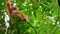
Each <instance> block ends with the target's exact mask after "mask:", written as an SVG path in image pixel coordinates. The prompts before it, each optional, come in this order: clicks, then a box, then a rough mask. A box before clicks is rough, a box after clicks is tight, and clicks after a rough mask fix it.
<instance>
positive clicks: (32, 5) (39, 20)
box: [0, 0, 60, 34]
mask: <svg viewBox="0 0 60 34" xmlns="http://www.w3.org/2000/svg"><path fill="white" fill-rule="evenodd" d="M11 1H12V2H13V3H15V4H16V6H18V8H19V12H21V13H24V14H26V15H27V16H28V17H29V23H30V24H32V25H33V26H34V28H35V29H36V30H37V32H38V34H59V33H60V21H59V19H58V17H59V15H58V3H57V2H58V1H57V0H11ZM5 4H6V0H0V34H5V32H6V31H5V30H4V28H5V23H4V22H5V21H4V18H5V15H4V12H7V10H6V7H5ZM13 22H14V24H13V25H11V21H9V23H10V26H9V29H8V34H11V33H12V32H13V34H18V33H20V34H35V31H34V30H33V28H31V27H30V25H29V24H26V23H25V22H24V21H18V17H15V18H14V20H13Z"/></svg>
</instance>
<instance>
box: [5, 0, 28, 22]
mask: <svg viewBox="0 0 60 34" xmlns="http://www.w3.org/2000/svg"><path fill="white" fill-rule="evenodd" d="M6 8H7V10H8V14H9V16H10V15H11V16H13V17H14V16H18V17H19V20H24V21H25V22H28V16H27V15H25V14H22V13H19V12H18V8H17V7H16V6H14V5H13V3H12V2H10V1H7V3H6Z"/></svg>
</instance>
